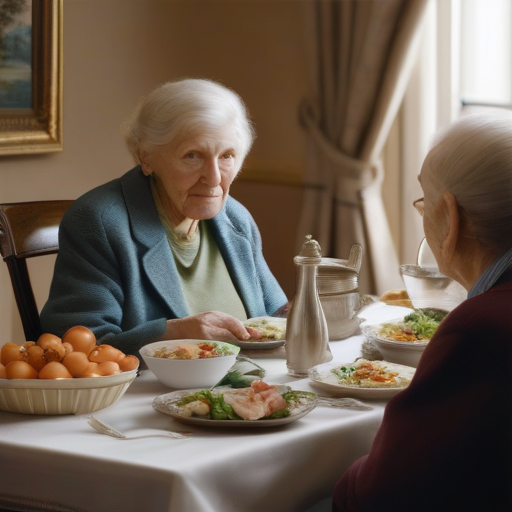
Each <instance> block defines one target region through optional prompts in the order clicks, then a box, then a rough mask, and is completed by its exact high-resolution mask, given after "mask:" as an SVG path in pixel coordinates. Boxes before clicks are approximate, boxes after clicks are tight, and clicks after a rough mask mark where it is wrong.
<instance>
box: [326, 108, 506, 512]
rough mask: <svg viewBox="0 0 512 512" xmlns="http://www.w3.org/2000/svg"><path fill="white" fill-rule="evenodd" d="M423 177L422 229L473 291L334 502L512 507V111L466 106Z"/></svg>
mask: <svg viewBox="0 0 512 512" xmlns="http://www.w3.org/2000/svg"><path fill="white" fill-rule="evenodd" d="M419 180H420V183H421V186H422V188H423V192H424V198H423V199H420V200H418V201H416V202H415V206H416V207H417V209H418V210H419V211H420V213H422V215H423V225H424V229H425V235H426V238H427V241H428V243H429V245H430V247H431V248H432V251H433V253H434V255H435V257H436V260H437V262H438V265H439V268H440V270H441V271H442V272H443V273H444V274H446V275H447V276H449V277H451V278H453V279H455V280H457V281H458V282H459V283H461V284H462V285H463V286H464V287H465V288H466V289H467V290H468V292H469V293H468V298H467V300H465V301H464V302H463V303H462V304H461V305H459V306H458V307H457V308H455V309H454V310H453V311H452V312H450V313H449V314H448V316H447V317H446V318H445V319H444V320H443V322H442V323H441V325H440V327H439V328H438V330H437V332H436V334H435V335H434V336H433V337H432V339H431V341H430V342H429V344H428V346H427V348H426V350H425V352H424V354H423V356H422V358H421V361H420V363H419V365H418V368H417V370H416V374H415V376H414V378H413V380H412V382H411V384H410V385H409V387H408V388H407V389H405V390H404V391H402V392H401V393H399V394H398V395H396V396H395V397H394V398H393V399H391V400H390V401H389V403H388V404H387V407H386V411H385V414H384V419H383V422H382V425H381V427H380V429H379V431H378V433H377V436H376V438H375V440H374V443H373V446H372V448H371V450H370V453H369V454H368V455H366V456H364V457H363V458H361V459H359V460H358V461H356V462H355V463H354V464H353V465H352V466H351V467H350V468H349V469H348V470H347V471H346V472H345V473H344V474H343V476H342V477H341V479H340V480H339V481H338V483H337V484H336V487H335V490H334V500H333V510H334V511H369V512H370V511H371V512H373V511H376V510H382V511H384V510H386V511H387V510H393V511H411V510H414V511H415V512H416V511H434V510H435V511H459V510H464V511H467V510H489V511H498V510H499V511H502V510H512V485H511V483H512V471H511V467H512V465H511V455H512V113H506V114H502V115H501V114H493V115H490V114H488V115H481V114H480V115H476V114H473V115H468V116H465V117H462V118H461V119H460V120H459V121H458V122H456V123H455V124H454V125H452V126H451V127H450V128H449V129H448V130H447V131H446V132H445V133H444V134H443V135H442V136H441V137H440V138H438V139H437V141H436V142H435V144H434V146H433V147H432V149H431V150H430V152H429V153H428V155H427V157H426V159H425V162H424V164H423V167H422V170H421V174H420V176H419Z"/></svg>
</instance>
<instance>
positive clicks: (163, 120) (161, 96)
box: [121, 78, 255, 165]
mask: <svg viewBox="0 0 512 512" xmlns="http://www.w3.org/2000/svg"><path fill="white" fill-rule="evenodd" d="M229 125H232V126H234V127H235V133H236V136H237V140H236V141H235V145H236V146H235V149H236V150H237V153H238V156H239V157H240V160H239V162H240V165H241V163H242V162H243V160H244V159H245V157H246V156H247V154H248V153H249V150H250V149H251V146H252V143H253V141H254V138H255V132H254V128H253V125H252V123H251V121H250V120H249V117H248V113H247V109H246V107H245V104H244V102H243V101H242V99H241V98H240V96H239V95H238V94H236V93H235V92H234V91H232V90H231V89H228V88H227V87H225V86H223V85H221V84H219V83H217V82H214V81H212V80H206V79H199V78H185V79H181V80H177V81H174V82H166V83H164V84H162V85H160V86H159V87H157V88H156V89H154V90H153V91H152V92H150V93H149V94H148V95H147V96H146V97H144V98H143V99H142V101H141V102H140V104H139V105H138V107H137V108H136V109H135V111H134V112H133V114H132V117H131V119H130V120H129V121H127V122H126V123H124V124H123V126H122V128H121V130H122V134H123V136H124V139H125V142H126V144H127V146H128V149H129V151H130V153H131V154H132V156H133V158H134V159H135V161H136V162H137V163H141V160H140V159H141V154H143V153H145V152H151V149H152V148H154V147H155V146H161V145H166V144H169V143H170V142H171V141H173V140H175V139H176V138H177V137H183V136H186V135H187V134H189V133H191V132H194V131H201V130H204V129H214V130H215V129H220V128H223V127H226V126H229Z"/></svg>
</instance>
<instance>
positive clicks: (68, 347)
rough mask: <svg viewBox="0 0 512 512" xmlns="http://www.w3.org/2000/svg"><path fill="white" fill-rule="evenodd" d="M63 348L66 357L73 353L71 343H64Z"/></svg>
mask: <svg viewBox="0 0 512 512" xmlns="http://www.w3.org/2000/svg"><path fill="white" fill-rule="evenodd" d="M62 346H63V347H64V351H65V353H66V355H67V354H69V353H71V352H73V345H71V343H69V342H68V341H64V342H63V343H62Z"/></svg>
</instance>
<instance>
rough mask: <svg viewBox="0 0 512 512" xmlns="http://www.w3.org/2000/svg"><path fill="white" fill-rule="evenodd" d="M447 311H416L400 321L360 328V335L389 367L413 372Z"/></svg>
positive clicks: (433, 309) (424, 309) (426, 309)
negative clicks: (390, 365)
mask: <svg viewBox="0 0 512 512" xmlns="http://www.w3.org/2000/svg"><path fill="white" fill-rule="evenodd" d="M447 314H448V312H447V311H444V310H441V309H436V308H422V309H416V310H414V311H412V312H411V313H409V314H407V315H406V316H404V317H403V318H399V319H397V320H392V321H389V322H383V323H379V324H371V325H365V326H363V329H362V330H363V334H364V335H365V336H366V338H367V339H368V340H369V341H371V342H372V343H373V344H374V345H375V346H376V348H377V350H378V351H379V352H380V353H381V354H382V357H383V358H384V359H385V360H386V361H389V362H391V363H398V364H403V365H406V366H412V367H414V368H416V367H417V366H418V363H419V361H420V358H421V356H422V354H423V351H424V350H425V347H426V346H427V344H428V342H429V341H430V339H431V338H432V336H433V335H434V333H435V332H436V330H437V328H438V327H439V324H440V323H441V322H442V320H443V318H444V317H445V316H446V315H447Z"/></svg>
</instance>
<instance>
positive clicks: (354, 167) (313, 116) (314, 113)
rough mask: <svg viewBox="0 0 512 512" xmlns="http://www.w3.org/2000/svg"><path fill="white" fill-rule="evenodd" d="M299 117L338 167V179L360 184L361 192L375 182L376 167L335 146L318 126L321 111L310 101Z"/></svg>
mask: <svg viewBox="0 0 512 512" xmlns="http://www.w3.org/2000/svg"><path fill="white" fill-rule="evenodd" d="M299 117H300V121H301V124H302V126H303V127H304V128H305V129H306V131H307V133H308V135H309V136H310V138H311V140H312V141H313V142H314V143H315V144H316V146H317V147H318V149H319V150H320V151H321V153H322V155H323V156H324V157H325V158H326V159H327V160H329V162H331V163H332V164H334V165H335V166H336V177H341V178H346V179H347V178H348V179H350V180H354V181H357V182H358V185H359V186H358V188H359V189H360V190H362V189H365V188H367V187H368V186H370V185H371V184H372V183H373V181H374V176H375V172H374V171H375V166H374V165H372V164H370V163H368V162H364V161H363V160H358V159H357V158H353V157H351V156H348V155H346V154H345V153H343V152H342V151H341V150H340V149H338V148H337V147H336V146H334V145H333V143H332V141H330V140H329V139H328V138H327V137H326V136H325V134H324V133H323V132H322V131H321V130H320V128H319V126H318V124H319V119H320V114H319V109H318V108H317V107H316V106H315V105H313V104H312V103H311V102H310V101H309V100H308V99H304V100H303V101H302V102H301V104H300V106H299Z"/></svg>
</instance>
